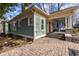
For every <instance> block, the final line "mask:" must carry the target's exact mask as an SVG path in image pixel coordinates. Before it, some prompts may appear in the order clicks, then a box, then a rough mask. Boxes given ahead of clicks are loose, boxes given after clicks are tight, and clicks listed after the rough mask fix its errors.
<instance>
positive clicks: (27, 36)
mask: <svg viewBox="0 0 79 59" xmlns="http://www.w3.org/2000/svg"><path fill="white" fill-rule="evenodd" d="M9 34H14V35H19V36H23V37H26V38H31V39H34V37H33V36H29V35H23V34H17V33H12V32H9Z"/></svg>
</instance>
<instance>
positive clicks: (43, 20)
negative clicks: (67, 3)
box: [8, 5, 78, 39]
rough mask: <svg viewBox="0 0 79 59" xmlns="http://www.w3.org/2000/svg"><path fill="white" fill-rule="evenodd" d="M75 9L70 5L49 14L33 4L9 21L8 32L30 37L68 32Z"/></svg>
mask: <svg viewBox="0 0 79 59" xmlns="http://www.w3.org/2000/svg"><path fill="white" fill-rule="evenodd" d="M77 10H78V8H77V7H70V8H66V9H63V10H60V11H57V12H54V13H52V14H50V15H49V14H47V13H46V12H44V11H43V10H41V9H40V8H38V7H37V6H35V5H33V6H31V7H29V8H27V9H26V10H25V11H24V12H23V13H21V14H20V15H18V16H16V17H15V18H13V19H12V20H10V21H9V23H8V24H9V33H10V34H14V35H20V36H24V37H28V38H32V39H38V38H41V37H44V36H46V35H47V34H48V33H51V32H66V33H70V32H71V29H73V21H74V20H75V19H76V18H75V17H74V16H75V14H76V11H77Z"/></svg>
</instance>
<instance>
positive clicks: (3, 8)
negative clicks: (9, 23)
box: [0, 3, 18, 18]
mask: <svg viewBox="0 0 79 59" xmlns="http://www.w3.org/2000/svg"><path fill="white" fill-rule="evenodd" d="M17 5H18V4H17V3H0V18H5V17H4V14H6V13H7V12H9V11H14V10H15V9H14V8H13V6H17Z"/></svg>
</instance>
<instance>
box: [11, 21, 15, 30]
mask: <svg viewBox="0 0 79 59" xmlns="http://www.w3.org/2000/svg"><path fill="white" fill-rule="evenodd" d="M12 27H13V31H16V22H13V24H12Z"/></svg>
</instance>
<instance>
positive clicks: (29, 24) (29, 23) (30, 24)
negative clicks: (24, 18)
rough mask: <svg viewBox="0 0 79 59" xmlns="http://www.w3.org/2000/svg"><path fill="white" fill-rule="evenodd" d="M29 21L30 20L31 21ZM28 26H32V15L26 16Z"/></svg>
mask: <svg viewBox="0 0 79 59" xmlns="http://www.w3.org/2000/svg"><path fill="white" fill-rule="evenodd" d="M30 21H32V23H31V22H30ZM28 26H33V19H32V17H28Z"/></svg>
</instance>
